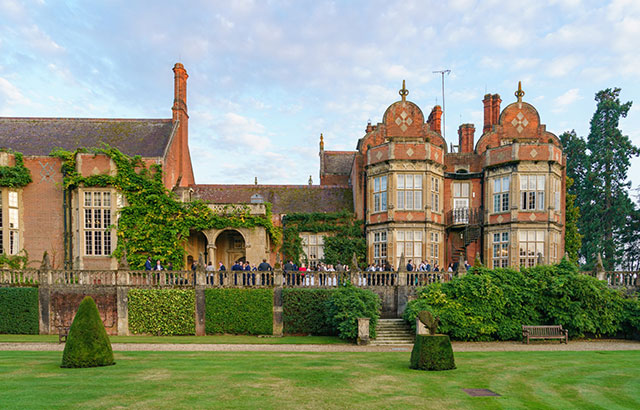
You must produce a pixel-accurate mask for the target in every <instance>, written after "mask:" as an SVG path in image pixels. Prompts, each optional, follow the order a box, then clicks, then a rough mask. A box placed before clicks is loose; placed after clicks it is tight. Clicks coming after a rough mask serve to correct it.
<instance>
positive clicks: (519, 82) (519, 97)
mask: <svg viewBox="0 0 640 410" xmlns="http://www.w3.org/2000/svg"><path fill="white" fill-rule="evenodd" d="M515 96H516V97H518V102H522V97H524V91H522V81H518V91H516V93H515Z"/></svg>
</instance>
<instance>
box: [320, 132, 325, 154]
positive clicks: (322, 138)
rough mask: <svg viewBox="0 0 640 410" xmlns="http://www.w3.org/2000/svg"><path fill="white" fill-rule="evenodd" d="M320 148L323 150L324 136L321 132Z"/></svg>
mask: <svg viewBox="0 0 640 410" xmlns="http://www.w3.org/2000/svg"><path fill="white" fill-rule="evenodd" d="M320 150H321V151H322V150H324V137H323V136H322V133H320Z"/></svg>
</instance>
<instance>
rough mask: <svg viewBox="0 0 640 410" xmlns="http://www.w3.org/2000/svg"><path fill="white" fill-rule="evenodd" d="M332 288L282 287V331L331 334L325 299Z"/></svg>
mask: <svg viewBox="0 0 640 410" xmlns="http://www.w3.org/2000/svg"><path fill="white" fill-rule="evenodd" d="M333 292H335V290H333V289H283V290H282V321H283V324H284V333H287V334H300V333H304V334H313V335H333V334H335V333H336V331H335V329H334V328H333V327H332V326H331V325H330V324H329V321H328V317H327V307H326V304H327V300H329V298H330V297H331V295H332V294H333Z"/></svg>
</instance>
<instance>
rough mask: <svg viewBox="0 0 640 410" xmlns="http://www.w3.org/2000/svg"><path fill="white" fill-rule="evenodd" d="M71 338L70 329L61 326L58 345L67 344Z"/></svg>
mask: <svg viewBox="0 0 640 410" xmlns="http://www.w3.org/2000/svg"><path fill="white" fill-rule="evenodd" d="M67 336H69V327H68V326H66V327H65V326H61V327H59V328H58V343H65V342H66V341H67Z"/></svg>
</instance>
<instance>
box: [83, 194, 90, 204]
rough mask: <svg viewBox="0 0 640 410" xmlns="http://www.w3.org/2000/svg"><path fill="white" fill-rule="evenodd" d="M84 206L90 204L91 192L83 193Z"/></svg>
mask: <svg viewBox="0 0 640 410" xmlns="http://www.w3.org/2000/svg"><path fill="white" fill-rule="evenodd" d="M84 206H91V192H85V193H84Z"/></svg>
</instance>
